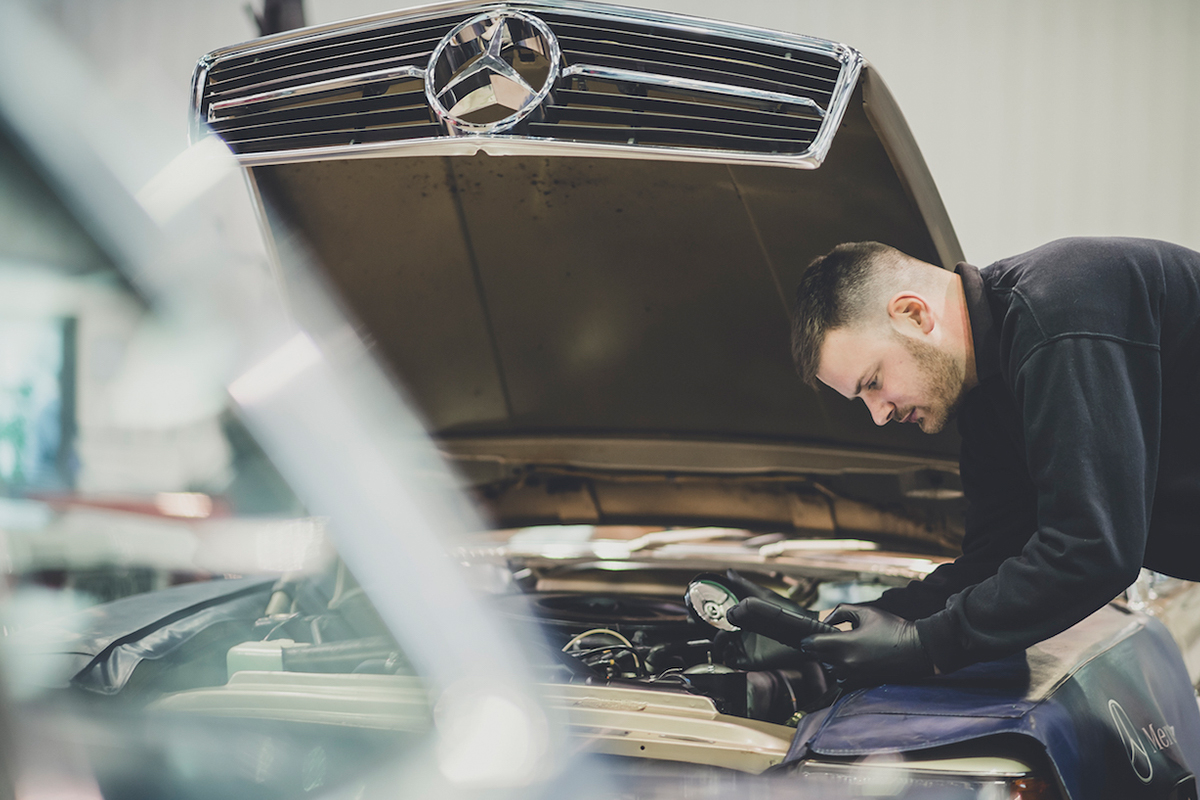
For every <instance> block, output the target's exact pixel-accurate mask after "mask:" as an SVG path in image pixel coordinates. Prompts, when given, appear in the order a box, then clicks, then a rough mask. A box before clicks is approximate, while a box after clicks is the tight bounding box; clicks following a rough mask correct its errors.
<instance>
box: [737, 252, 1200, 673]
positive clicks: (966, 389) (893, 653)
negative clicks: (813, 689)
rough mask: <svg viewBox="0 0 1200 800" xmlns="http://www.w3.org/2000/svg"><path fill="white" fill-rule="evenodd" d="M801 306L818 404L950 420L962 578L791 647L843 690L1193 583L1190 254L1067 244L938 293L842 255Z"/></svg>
mask: <svg viewBox="0 0 1200 800" xmlns="http://www.w3.org/2000/svg"><path fill="white" fill-rule="evenodd" d="M796 297H797V299H796V308H795V316H794V327H793V337H792V344H793V355H794V357H795V360H796V366H797V370H798V371H799V373H800V375H801V376H802V377H803V378H804V379H805V380H806V381H807V382H808V383H810V384H812V385H814V386H815V385H816V384H817V381H820V382H821V383H824V384H826V385H828V386H830V387H832V388H833V389H835V390H836V391H837V392H839V393H840V394H842V395H844V396H845V397H848V398H856V397H857V398H860V399H862V401H863V402H864V403H865V404H866V405H867V408H868V409H869V410H870V412H871V415H872V417H873V418H874V420H875V423H876V424H878V425H883V424H886V423H887V422H889V421H896V422H900V423H913V424H916V425H918V426H920V428H921V429H922V430H923V431H925V432H927V433H934V432H936V431H938V430H941V429H942V427H943V426H945V425H946V424H947V422H948V421H949V420H950V419H951V418H953V417H954V416H955V415H956V413H957V415H958V425H959V431H960V433H961V435H962V452H961V456H960V467H961V474H962V482H963V489H964V492H965V494H966V499H967V512H966V535H965V538H964V541H963V554H962V555H961V556H960V557H959V558H958V559H957V560H956V561H954V562H953V563H951V564H946V565H943V566H942V567H939V568H938V569H937V570H935V571H934V572H933V573H932V574H930V575H929V576H928V577H926V578H925V579H924V580H923V581H914V582H913V583H911V584H909V585H908V586H907V587H904V588H901V589H893V590H891V591H889V592H887V593H885V594H884V595H883V597H881V598H880V599H879V600H878V601H876V602H874V603H871V604H868V605H865V606H842V607H840V608H839V609H836V610H835V612H834V613H833V614H832V615H831V616H830V618H829V620H828V621H830V622H835V623H836V622H842V621H849V622H851V623H853V625H854V628H853V630H850V631H848V632H844V633H839V634H823V635H818V636H812V637H809V638H807V639H804V640H803V641H802V642H788V644H795V645H798V646H799V647H800V648H801V649H802V650H804V651H805V652H808V653H811V654H813V655H815V656H816V657H817V658H818V659H819V660H821V661H823V662H825V663H827V664H829V665H831V666H832V667H833V668H834V670H835V672H836V673H837V674H839V675H840V676H841V677H842V678H843V679H846V680H848V681H850V682H852V683H855V684H860V685H861V684H870V683H878V682H883V681H897V680H904V679H912V678H919V677H923V676H926V675H929V674H932V673H934V672H935V671H940V672H947V671H950V670H954V669H957V668H959V667H962V666H965V665H966V664H970V663H972V662H976V661H982V660H990V659H995V658H999V657H1002V656H1005V655H1009V654H1012V653H1014V652H1018V651H1020V650H1022V649H1024V648H1026V647H1028V646H1029V645H1032V644H1034V643H1036V642H1039V641H1041V640H1043V639H1046V638H1048V637H1050V636H1053V635H1055V634H1057V633H1059V632H1060V631H1062V630H1064V629H1066V628H1068V627H1070V626H1071V625H1073V624H1074V623H1076V622H1078V621H1079V620H1081V619H1083V618H1084V617H1086V616H1087V615H1089V614H1091V613H1092V612H1094V611H1096V610H1097V609H1098V608H1100V607H1101V606H1103V605H1104V604H1105V603H1107V602H1108V601H1109V600H1111V599H1112V598H1113V597H1115V596H1116V595H1118V594H1119V593H1120V592H1122V591H1123V590H1124V589H1125V588H1126V587H1127V586H1128V585H1129V584H1130V583H1132V582H1133V581H1134V579H1135V578H1136V577H1137V575H1138V570H1139V568H1140V567H1141V566H1143V565H1145V566H1147V567H1149V568H1151V569H1154V570H1157V571H1159V572H1163V573H1166V574H1169V575H1174V576H1177V577H1181V578H1186V579H1189V580H1197V579H1200V253H1196V252H1194V251H1191V250H1188V249H1186V248H1183V247H1178V246H1175V245H1171V244H1167V243H1164V242H1155V241H1149V240H1136V239H1065V240H1061V241H1057V242H1052V243H1051V244H1048V245H1045V246H1043V247H1040V248H1037V249H1035V250H1032V251H1030V252H1028V253H1024V254H1022V255H1018V256H1014V257H1012V258H1008V259H1004V260H1002V261H999V262H997V263H995V264H993V265H991V266H990V267H987V268H985V269H982V270H980V269H977V268H975V267H973V266H970V265H969V264H960V265H958V267H957V269H956V270H955V271H954V272H949V271H947V270H943V269H941V268H939V267H936V266H933V265H930V264H926V263H924V262H922V261H919V260H917V259H914V258H910V257H908V256H906V255H904V254H902V253H900V252H899V251H897V250H894V249H892V248H890V247H886V246H884V245H881V244H877V243H874V242H866V243H858V244H844V245H840V246H839V247H836V248H834V250H833V251H832V252H830V253H828V254H827V255H825V256H822V257H820V258H818V259H816V260H815V261H814V262H813V263H812V264H811V265H810V266H809V268H808V270H807V271H806V272H805V274H804V276H803V278H802V280H801V282H800V285H799V288H798V289H797V295H796ZM736 616H737V613H736V612H731V613H730V619H731V620H734V621H736V620H735V617H736ZM743 622H744V623H745V625H744V627H746V628H748V629H750V630H753V629H754V628H755V627H756V626H755V621H754V620H751V619H746V620H743ZM760 632H765V631H760Z"/></svg>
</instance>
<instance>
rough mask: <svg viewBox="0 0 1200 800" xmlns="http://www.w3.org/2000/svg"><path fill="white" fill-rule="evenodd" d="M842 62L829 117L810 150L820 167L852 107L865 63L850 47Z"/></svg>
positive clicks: (859, 54)
mask: <svg viewBox="0 0 1200 800" xmlns="http://www.w3.org/2000/svg"><path fill="white" fill-rule="evenodd" d="M841 61H842V71H841V73H839V74H838V81H837V84H836V85H835V86H834V89H833V96H832V97H830V98H829V116H827V117H826V118H825V119H824V120H822V122H821V129H820V130H819V131H817V137H816V138H815V139H813V143H812V144H811V145H810V146H809V148H808V153H807V154H808V155H810V156H811V157H812V158H813V159H815V160H816V162H817V164H818V165H820V164H822V163H824V161H825V156H827V155H829V146H830V145H831V144H833V136H834V134H835V133H837V129H838V127H840V126H841V124H842V116H843V115H844V114H845V113H846V108H847V107H848V106H849V105H850V97H851V96H852V95H853V94H854V88H855V87H856V86H857V85H858V76H859V74H860V73H861V72H862V69H863V64H864V63H865V59H864V58H863V57H862V54H861V53H859V52H858V51H857V50H855V49H853V48H850V47H847V48H846V49H845V52H844V53H843V54H842V55H841Z"/></svg>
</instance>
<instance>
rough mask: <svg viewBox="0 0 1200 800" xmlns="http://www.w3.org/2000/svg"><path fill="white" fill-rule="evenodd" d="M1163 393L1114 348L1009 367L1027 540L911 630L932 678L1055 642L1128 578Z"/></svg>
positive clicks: (1070, 349)
mask: <svg viewBox="0 0 1200 800" xmlns="http://www.w3.org/2000/svg"><path fill="white" fill-rule="evenodd" d="M1161 386H1162V381H1161V369H1160V359H1159V352H1158V349H1157V348H1156V347H1155V346H1151V345H1145V344H1139V343H1136V342H1129V341H1124V340H1121V339H1119V338H1117V337H1111V336H1103V335H1095V334H1071V335H1064V336H1061V337H1056V338H1052V339H1049V340H1047V341H1045V342H1043V343H1041V344H1040V345H1039V346H1037V347H1036V348H1034V349H1033V350H1032V351H1031V352H1030V353H1029V354H1028V355H1026V356H1025V358H1024V361H1023V362H1022V363H1021V364H1019V365H1018V366H1017V369H1016V370H1015V377H1014V380H1013V388H1014V396H1015V399H1016V403H1017V405H1018V406H1019V408H1020V410H1021V413H1022V416H1023V418H1024V434H1025V441H1024V448H1025V463H1026V464H1027V466H1028V475H1029V478H1030V480H1031V481H1032V485H1033V489H1034V492H1035V495H1036V523H1035V524H1036V528H1035V530H1034V531H1033V534H1032V536H1030V537H1029V538H1028V540H1027V541H1026V542H1025V543H1024V546H1023V547H1022V548H1021V549H1020V552H1019V553H1015V554H1013V555H1012V556H1011V557H1006V558H1005V559H1004V560H1003V561H1002V562H1001V563H1000V564H999V567H998V569H997V570H996V572H995V574H994V575H992V576H991V577H988V578H986V579H984V580H982V581H980V582H978V583H977V584H975V585H971V586H966V587H965V588H962V590H961V591H959V592H958V593H957V594H954V595H953V596H951V597H950V598H949V601H948V602H947V604H946V607H945V608H944V609H943V610H941V611H938V612H937V613H935V614H933V615H932V616H928V617H926V618H924V619H920V620H919V621H918V622H917V630H918V633H919V634H920V637H921V641H922V643H923V644H924V645H925V648H926V650H927V651H928V652H929V653H930V655H931V657H932V658H933V661H934V663H935V664H937V665H938V667H939V668H940V669H941V670H943V671H948V670H952V669H957V668H959V667H961V666H965V665H966V664H969V663H972V662H975V661H982V660H987V659H993V658H999V657H1001V656H1004V655H1008V654H1010V653H1013V652H1016V651H1019V650H1021V649H1024V648H1026V647H1028V646H1029V645H1031V644H1034V643H1036V642H1039V641H1042V640H1043V639H1046V638H1048V637H1050V636H1053V635H1055V634H1057V633H1060V632H1061V631H1063V630H1065V629H1066V628H1068V627H1070V626H1071V625H1073V624H1075V623H1076V622H1078V621H1080V620H1081V619H1083V618H1084V617H1086V616H1088V615H1089V614H1091V613H1092V612H1094V611H1096V610H1097V609H1099V608H1100V607H1101V606H1103V605H1104V604H1105V603H1107V602H1108V601H1110V600H1112V599H1113V598H1114V597H1115V596H1116V595H1118V594H1119V593H1120V592H1121V591H1123V590H1124V589H1125V587H1127V586H1128V585H1129V584H1130V583H1132V582H1133V580H1134V579H1135V578H1136V577H1137V574H1138V570H1139V569H1140V567H1141V564H1142V556H1143V554H1144V551H1145V545H1146V536H1147V531H1148V529H1149V520H1150V511H1151V507H1152V504H1153V497H1154V486H1155V479H1156V469H1157V464H1158V450H1159V436H1160V416H1161ZM993 499H994V500H995V499H999V498H993Z"/></svg>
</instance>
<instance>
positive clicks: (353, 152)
mask: <svg viewBox="0 0 1200 800" xmlns="http://www.w3.org/2000/svg"><path fill="white" fill-rule="evenodd" d="M811 151H812V148H811V147H810V148H809V150H806V151H805V152H803V153H795V154H786V155H780V154H777V153H756V152H752V151H745V150H713V149H702V148H684V147H659V146H650V145H629V144H615V143H609V142H569V141H563V140H560V139H538V138H532V137H527V136H438V137H435V138H426V139H408V140H406V141H398V142H370V143H366V144H347V145H335V146H332V147H309V148H304V149H300V150H273V151H269V152H264V153H245V154H242V155H239V156H237V159H238V161H239V163H241V164H242V166H244V167H260V166H266V165H268V164H298V163H302V162H306V161H332V160H343V159H350V158H390V157H394V156H410V157H415V156H473V155H476V154H477V153H486V154H488V155H490V156H519V155H542V156H591V157H593V158H631V159H641V160H646V161H683V162H717V163H721V164H741V165H746V166H753V165H755V164H776V165H778V166H785V167H797V168H799V169H816V168H817V167H819V166H821V162H820V161H819V160H818V159H816V158H813V157H812V155H811Z"/></svg>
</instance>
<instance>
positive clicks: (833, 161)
mask: <svg viewBox="0 0 1200 800" xmlns="http://www.w3.org/2000/svg"><path fill="white" fill-rule="evenodd" d="M867 87H873V88H872V89H871V90H870V91H867ZM868 98H869V99H870V100H871V101H872V102H873V105H875V106H881V107H882V108H883V110H885V111H887V110H890V111H892V112H893V114H892V115H891V116H888V115H887V114H876V115H875V116H876V117H883V118H884V119H885V120H887V119H890V120H891V121H892V123H893V127H895V125H896V124H897V123H898V124H900V125H901V126H902V120H899V118H898V112H895V111H894V106H893V105H892V104H891V101H890V97H888V96H887V94H886V92H885V90H884V89H883V88H882V86H881V85H880V84H879V83H878V80H877V79H875V78H874V77H873V75H872V73H871V72H870V70H869V69H868V70H866V71H865V72H864V78H863V80H862V83H861V85H860V87H859V88H858V90H857V91H856V93H855V95H854V97H853V99H852V100H851V103H850V106H849V108H848V110H847V112H846V115H845V117H844V119H843V122H842V125H841V128H840V129H839V130H838V132H837V135H836V137H835V138H834V141H833V144H832V147H831V150H830V152H829V156H828V158H827V160H826V161H825V163H824V164H823V165H822V166H821V167H820V168H819V169H815V170H808V169H795V168H780V167H771V166H746V165H729V164H718V163H688V162H675V161H662V160H647V161H641V160H636V159H626V158H594V157H578V156H555V155H549V156H540V157H539V156H505V157H494V156H489V155H486V154H483V153H477V154H475V155H471V156H429V155H424V156H404V157H377V158H334V159H317V160H304V161H297V162H289V163H281V164H266V165H261V166H256V167H254V168H253V175H254V179H255V181H256V183H257V186H258V187H259V189H260V191H261V192H262V194H263V196H264V197H265V199H266V202H267V205H268V208H269V209H271V210H272V219H273V222H274V225H273V227H274V228H275V229H276V230H279V229H282V228H284V227H285V226H286V225H287V224H289V223H290V224H291V225H293V226H295V228H297V229H298V230H299V231H300V232H302V235H303V237H304V238H305V240H306V241H307V242H308V243H309V244H310V245H311V246H312V248H313V249H314V250H315V251H316V254H317V256H318V258H319V260H320V262H321V263H322V264H323V265H324V267H325V268H326V269H327V270H328V274H329V277H330V279H331V280H332V282H333V283H334V284H335V285H336V287H337V288H338V289H339V290H340V292H341V293H342V295H343V297H344V298H345V300H346V302H347V303H348V304H349V305H350V307H351V308H352V310H353V311H354V313H355V314H356V315H357V316H358V317H359V319H361V321H362V323H363V325H364V327H365V329H366V332H367V333H368V334H369V336H370V337H371V338H372V339H373V340H374V342H375V343H376V345H377V347H378V350H379V352H380V354H382V355H383V356H384V357H385V358H386V359H387V360H388V361H389V363H390V364H391V365H392V366H393V368H394V369H395V371H396V373H397V374H398V375H399V377H400V378H401V380H402V381H403V382H404V384H405V385H406V386H407V387H408V390H409V391H410V393H411V394H412V396H413V398H414V400H415V401H416V403H417V405H418V406H419V407H420V408H421V410H422V411H423V412H424V414H425V416H426V419H427V420H428V422H429V424H430V427H431V428H432V430H433V431H434V433H435V434H436V435H437V436H439V437H442V438H444V439H472V440H477V439H480V438H491V437H497V436H504V437H513V436H519V437H522V438H526V437H530V436H536V437H544V436H550V437H563V436H576V437H578V436H582V437H593V438H610V437H614V436H615V437H623V438H627V439H628V438H632V439H647V438H649V439H664V438H665V439H687V440H717V441H742V442H745V441H759V442H764V441H769V442H775V443H790V444H796V445H808V446H824V447H827V448H828V447H833V448H837V449H844V450H846V451H847V455H848V456H849V454H850V453H853V452H854V451H866V452H871V453H887V454H891V455H903V456H907V457H910V458H911V459H913V460H911V461H910V462H909V464H908V466H910V467H912V466H918V465H921V466H930V465H936V466H939V467H944V466H947V464H948V463H950V462H951V460H952V458H953V456H954V454H955V452H956V443H955V441H954V440H953V437H952V436H950V435H943V436H935V437H930V436H925V435H922V434H919V433H917V432H916V431H914V430H911V429H909V430H901V429H898V428H896V427H895V426H893V427H892V428H887V429H882V430H878V429H875V427H874V426H873V425H871V424H870V420H869V418H868V417H867V415H866V414H865V413H863V410H862V408H861V407H855V406H852V405H851V404H850V403H847V402H846V401H845V400H843V399H842V398H840V397H837V396H836V395H833V394H832V393H828V392H825V391H822V392H814V391H813V390H811V389H810V388H808V387H807V386H805V385H803V384H802V383H801V382H800V381H799V380H798V379H797V378H796V376H795V374H794V372H793V370H792V365H791V359H790V354H789V343H788V336H789V318H788V309H789V306H790V304H791V293H792V291H793V287H794V286H795V284H796V282H797V280H798V278H799V276H800V273H801V272H802V271H803V269H804V267H805V265H806V264H807V263H808V262H809V261H810V260H811V259H812V258H814V257H815V256H817V255H819V254H821V253H824V252H826V251H828V250H829V249H830V248H832V247H833V246H834V245H836V244H838V243H840V242H843V241H858V240H868V239H870V240H876V241H882V242H886V243H888V244H891V245H893V246H896V247H898V248H900V249H901V250H903V251H905V252H908V253H910V254H912V255H914V256H916V257H918V258H922V259H926V260H928V261H930V262H932V263H943V262H944V263H946V264H947V266H953V262H954V261H955V260H957V259H958V258H960V257H961V256H960V254H959V253H958V249H957V244H956V242H954V240H953V234H952V232H950V229H949V224H948V222H947V220H946V219H945V214H944V211H943V212H942V213H941V214H940V215H932V216H934V218H933V219H929V218H928V217H929V216H931V215H930V214H928V213H923V209H922V205H925V206H926V207H927V208H926V209H924V210H925V211H927V212H928V210H929V209H928V207H929V206H931V203H930V199H931V198H932V200H936V192H935V191H934V190H933V189H932V184H931V183H929V182H928V175H927V173H925V171H924V164H923V163H922V162H920V161H919V154H917V153H916V151H915V147H912V148H909V149H908V150H907V151H906V150H905V149H904V148H903V147H902V146H901V145H902V144H903V143H904V141H907V140H904V139H903V137H898V136H897V135H896V134H895V131H893V137H894V138H898V139H899V140H901V141H898V142H891V143H890V144H891V145H892V147H891V148H889V147H888V146H887V143H885V141H883V140H882V139H881V136H880V132H881V131H884V132H887V129H886V128H883V127H881V126H879V125H878V124H876V125H873V124H872V121H873V120H872V119H871V118H870V117H869V116H868V114H867V108H868V104H867V103H866V100H867V99H868ZM903 132H904V133H907V131H906V130H905V131H903ZM889 149H890V150H891V151H892V153H891V154H889ZM904 155H907V159H903V158H901V156H904ZM901 167H904V168H905V169H902V168H901ZM914 172H915V173H916V177H914V175H913V174H912V173H914ZM918 178H921V179H923V180H918ZM914 186H918V187H919V188H920V189H922V190H923V195H924V197H925V200H926V202H925V203H924V204H922V203H918V202H917V199H916V197H915V195H914ZM931 193H932V194H931ZM932 206H934V207H935V208H936V209H940V208H941V204H940V201H939V202H936V203H933V204H932ZM931 228H936V230H931ZM947 242H949V243H950V244H947ZM939 243H940V244H941V245H942V246H941V247H940V248H939ZM935 462H936V464H935ZM647 466H650V465H647ZM674 466H678V465H674ZM761 466H762V467H771V466H779V465H777V464H775V465H773V464H769V463H764V464H762V465H761ZM815 466H818V467H819V468H821V465H815Z"/></svg>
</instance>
